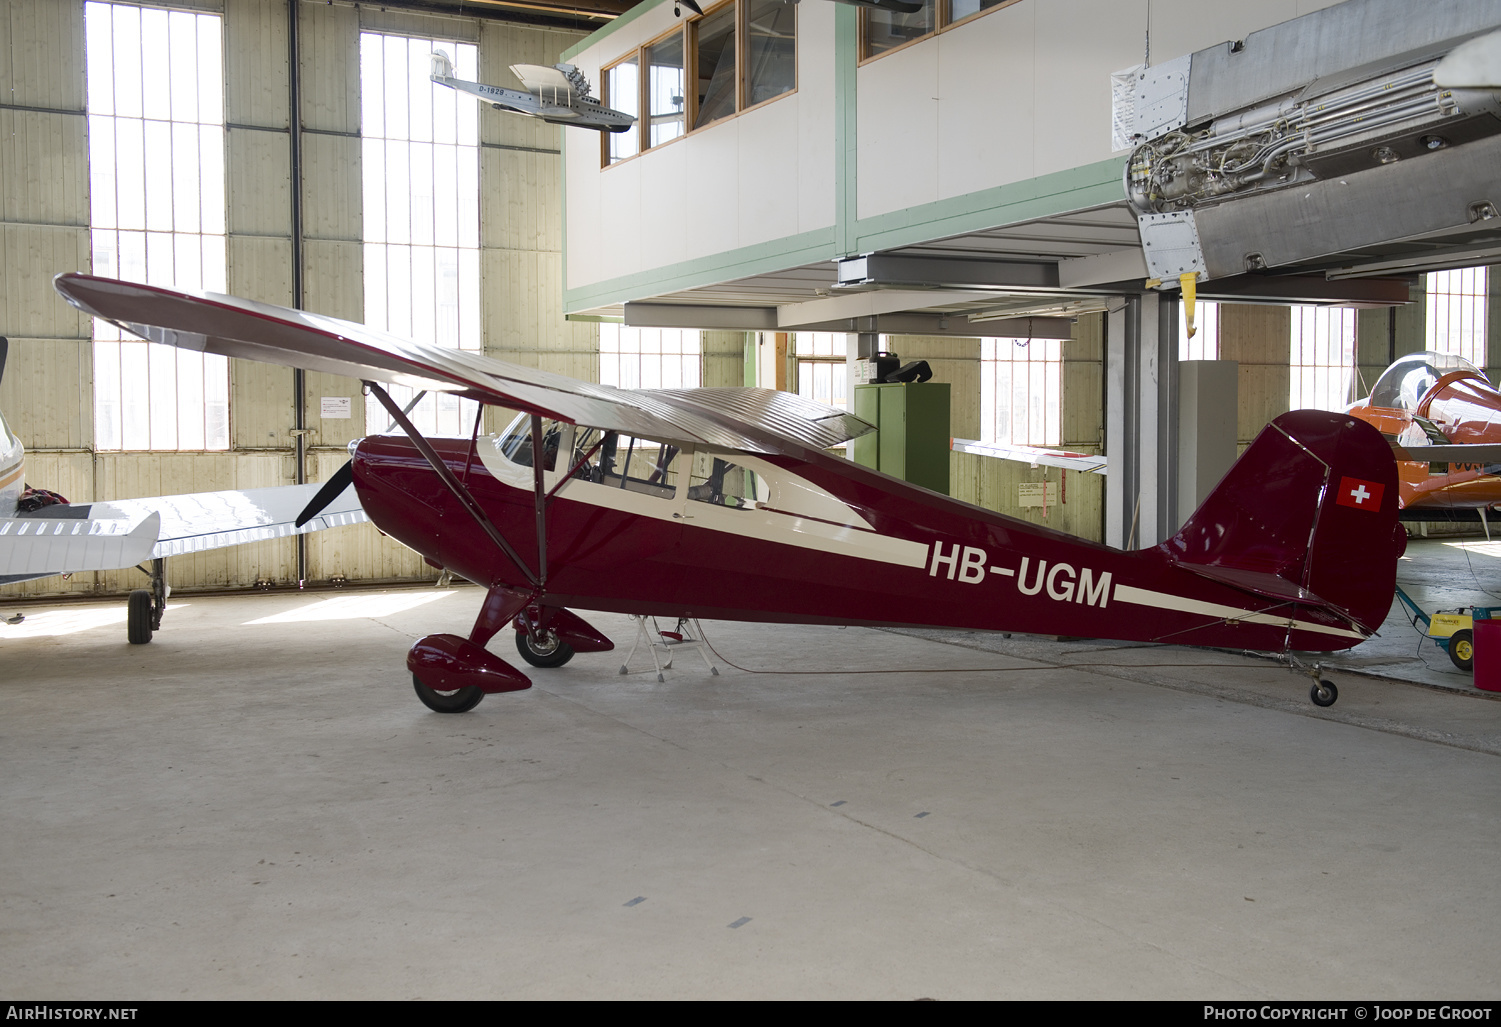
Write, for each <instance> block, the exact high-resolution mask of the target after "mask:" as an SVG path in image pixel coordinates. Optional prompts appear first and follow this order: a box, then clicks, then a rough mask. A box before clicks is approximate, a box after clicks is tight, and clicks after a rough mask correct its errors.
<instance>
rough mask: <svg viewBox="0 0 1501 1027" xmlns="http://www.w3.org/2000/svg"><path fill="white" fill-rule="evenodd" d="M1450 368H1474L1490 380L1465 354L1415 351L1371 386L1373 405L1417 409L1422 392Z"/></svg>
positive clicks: (1468, 369)
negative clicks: (1463, 355) (1373, 386)
mask: <svg viewBox="0 0 1501 1027" xmlns="http://www.w3.org/2000/svg"><path fill="white" fill-rule="evenodd" d="M1450 371H1473V372H1475V374H1477V375H1479V376H1480V377H1481V378H1482V379H1484V380H1486V381H1489V380H1490V379H1488V378H1486V377H1485V375H1484V374H1482V373H1481V371H1480V369H1479V368H1478V367H1476V366H1475V365H1474V364H1472V363H1470V362H1469V361H1468V360H1466V359H1465V358H1464V357H1457V356H1454V355H1453V354H1451V353H1433V352H1428V353H1412V354H1409V355H1408V356H1405V357H1403V358H1402V359H1401V360H1398V361H1397V362H1396V363H1395V364H1393V365H1392V366H1391V367H1388V368H1387V369H1386V370H1385V371H1384V372H1382V374H1381V377H1380V378H1378V379H1377V380H1376V387H1375V388H1373V389H1372V390H1371V406H1373V407H1392V408H1395V409H1398V410H1415V409H1417V406H1418V400H1420V399H1422V398H1423V394H1424V393H1425V392H1427V391H1428V390H1429V389H1431V388H1433V384H1434V382H1436V381H1438V380H1439V378H1441V377H1443V376H1444V375H1445V374H1447V373H1448V372H1450Z"/></svg>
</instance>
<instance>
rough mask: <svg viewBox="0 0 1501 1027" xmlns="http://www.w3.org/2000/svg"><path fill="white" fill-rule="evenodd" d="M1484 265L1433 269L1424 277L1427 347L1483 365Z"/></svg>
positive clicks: (1485, 287) (1485, 278)
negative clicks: (1425, 287)
mask: <svg viewBox="0 0 1501 1027" xmlns="http://www.w3.org/2000/svg"><path fill="white" fill-rule="evenodd" d="M1488 270H1489V269H1488V268H1484V267H1467V268H1460V269H1459V270H1457V271H1435V272H1433V273H1431V274H1430V275H1429V276H1428V283H1427V284H1428V348H1429V349H1431V350H1434V351H1436V352H1439V353H1452V354H1454V355H1455V356H1458V357H1464V358H1465V359H1466V360H1468V361H1469V362H1470V363H1472V364H1474V365H1475V366H1476V367H1485V365H1486V359H1485V320H1486V291H1487V289H1488V286H1489V279H1488V276H1487V271H1488Z"/></svg>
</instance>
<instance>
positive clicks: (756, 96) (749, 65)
mask: <svg viewBox="0 0 1501 1027" xmlns="http://www.w3.org/2000/svg"><path fill="white" fill-rule="evenodd" d="M744 7H745V57H746V62H745V63H746V68H745V105H746V106H747V107H754V106H755V105H756V104H758V103H765V102H766V101H767V100H770V99H772V98H774V97H778V96H781V95H782V94H783V93H790V92H792V91H793V90H794V89H796V88H797V6H796V5H795V4H789V3H787V2H786V0H744Z"/></svg>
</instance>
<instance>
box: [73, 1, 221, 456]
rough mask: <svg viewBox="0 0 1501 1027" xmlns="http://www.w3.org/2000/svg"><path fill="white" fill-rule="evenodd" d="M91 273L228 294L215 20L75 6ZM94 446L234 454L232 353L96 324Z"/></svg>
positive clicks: (157, 11) (126, 7) (217, 25)
mask: <svg viewBox="0 0 1501 1027" xmlns="http://www.w3.org/2000/svg"><path fill="white" fill-rule="evenodd" d="M84 34H85V47H86V55H85V61H86V65H85V66H86V75H87V84H88V132H89V206H90V210H89V221H90V248H91V250H92V261H93V270H94V273H95V274H96V275H103V276H105V277H108V278H125V279H129V280H132V281H142V282H149V283H150V284H152V285H164V286H173V287H176V288H181V289H208V290H211V291H214V292H223V291H225V288H226V272H225V234H224V73H223V43H222V35H221V26H220V17H219V15H216V14H194V13H190V12H188V11H166V10H161V9H157V8H151V7H138V6H134V5H131V4H112V3H88V4H85V5H84ZM94 445H95V448H96V449H101V450H126V449H140V450H147V449H151V450H202V449H228V448H229V361H228V360H227V359H226V358H224V357H219V356H213V355H205V354H201V353H193V352H191V351H189V350H179V349H176V348H174V347H171V346H161V345H157V344H156V343H148V342H143V341H140V340H138V339H136V338H135V337H134V336H127V335H125V334H124V333H122V332H121V331H120V330H119V329H117V328H115V327H114V326H113V325H109V324H105V323H104V322H102V321H97V320H96V321H95V322H94Z"/></svg>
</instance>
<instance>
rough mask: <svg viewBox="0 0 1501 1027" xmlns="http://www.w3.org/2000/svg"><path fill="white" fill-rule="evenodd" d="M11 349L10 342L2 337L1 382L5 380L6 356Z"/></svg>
mask: <svg viewBox="0 0 1501 1027" xmlns="http://www.w3.org/2000/svg"><path fill="white" fill-rule="evenodd" d="M9 349H10V341H9V340H8V339H6V337H5V336H3V335H0V381H4V380H5V354H6V352H7V351H9Z"/></svg>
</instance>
